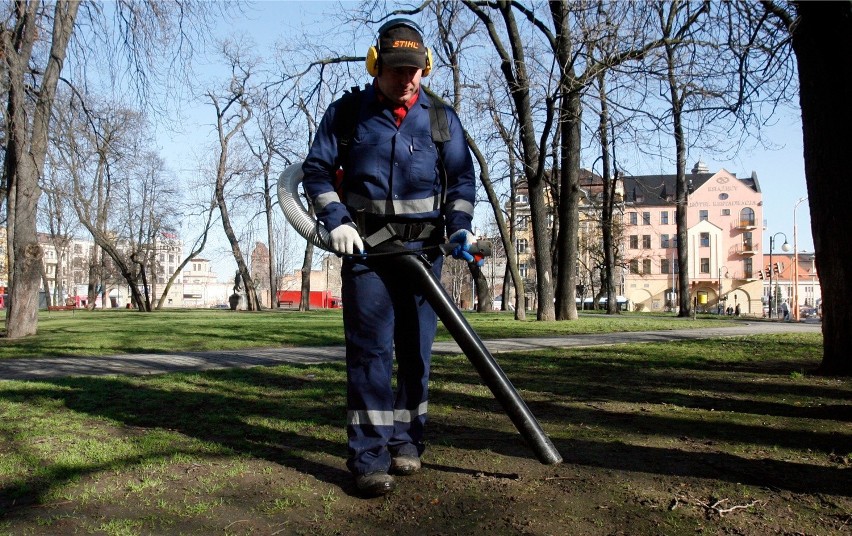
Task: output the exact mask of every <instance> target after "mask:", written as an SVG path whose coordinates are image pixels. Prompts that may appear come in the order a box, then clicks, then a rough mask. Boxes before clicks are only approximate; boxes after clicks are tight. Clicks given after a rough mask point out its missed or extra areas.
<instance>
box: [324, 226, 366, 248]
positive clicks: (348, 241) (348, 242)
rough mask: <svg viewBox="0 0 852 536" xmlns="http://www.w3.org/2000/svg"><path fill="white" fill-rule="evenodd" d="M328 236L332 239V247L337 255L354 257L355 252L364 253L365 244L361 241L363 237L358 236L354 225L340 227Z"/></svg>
mask: <svg viewBox="0 0 852 536" xmlns="http://www.w3.org/2000/svg"><path fill="white" fill-rule="evenodd" d="M328 236H329V238H330V239H331V247H332V248H334V251H335V252H336V253H340V254H343V255H354V254H355V250H357V251H358V253H361V252H363V251H364V242H362V241H361V235H359V234H358V229H357V228H356V227H355V224H354V223H344V224H343V225H338V226H337V227H335V228H334V229H332V230H331V233H329V235H328Z"/></svg>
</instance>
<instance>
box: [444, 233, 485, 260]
mask: <svg viewBox="0 0 852 536" xmlns="http://www.w3.org/2000/svg"><path fill="white" fill-rule="evenodd" d="M450 243H451V244H456V247H454V248H453V253H452V255H453V257H454V258H456V259H464V260H466V261H467V262H472V263H474V264H476V265H477V266H482V264H483V263H484V262H485V259H475V258H474V257H473V255H471V254H470V248H471V246H473V245H475V244H476V237H475V236H473V233H471V232H470V231H468V230H466V229H459V230H458V231H456V232H454V233H453V234H452V235H450Z"/></svg>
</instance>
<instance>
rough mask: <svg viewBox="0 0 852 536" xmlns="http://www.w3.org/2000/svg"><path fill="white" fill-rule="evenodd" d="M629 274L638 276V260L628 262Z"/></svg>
mask: <svg viewBox="0 0 852 536" xmlns="http://www.w3.org/2000/svg"><path fill="white" fill-rule="evenodd" d="M630 273H631V274H638V273H639V260H638V259H633V260H632V261H630Z"/></svg>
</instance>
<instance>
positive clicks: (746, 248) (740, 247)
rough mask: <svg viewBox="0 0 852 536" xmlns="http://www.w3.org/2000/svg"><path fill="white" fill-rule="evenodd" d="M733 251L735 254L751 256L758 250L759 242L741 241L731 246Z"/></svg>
mask: <svg viewBox="0 0 852 536" xmlns="http://www.w3.org/2000/svg"><path fill="white" fill-rule="evenodd" d="M731 249H733V253H734V254H735V255H743V256H746V257H751V256H753V255H756V254H757V253H758V252H760V244H758V243H756V242H743V243H741V244H737V245H735V246H734V247H733V248H731Z"/></svg>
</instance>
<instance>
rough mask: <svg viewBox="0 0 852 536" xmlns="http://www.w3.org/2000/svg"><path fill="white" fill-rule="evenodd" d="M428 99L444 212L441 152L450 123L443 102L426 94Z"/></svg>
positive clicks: (445, 184) (444, 192)
mask: <svg viewBox="0 0 852 536" xmlns="http://www.w3.org/2000/svg"><path fill="white" fill-rule="evenodd" d="M426 97H427V98H428V99H429V103H430V104H429V124H430V125H431V127H432V143H434V144H435V149H437V151H438V172H439V173H440V174H441V212H442V213H443V212H444V207H445V206H446V205H447V168H446V167H444V157H443V155H442V154H441V153H442V152H443V150H444V142H447V141H450V123H449V121H448V120H447V108H446V107H445V106H444V103H443V102H441V101H439V100H436V99H433V98H432V97H430V96H429V94H428V93H427V94H426Z"/></svg>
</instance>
